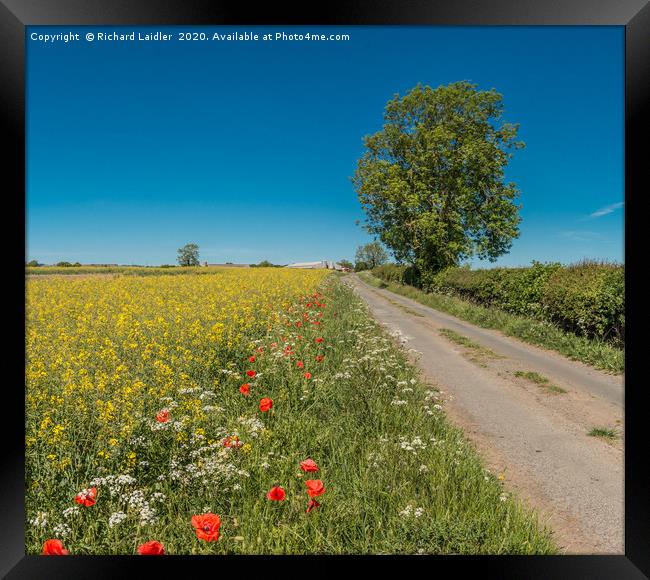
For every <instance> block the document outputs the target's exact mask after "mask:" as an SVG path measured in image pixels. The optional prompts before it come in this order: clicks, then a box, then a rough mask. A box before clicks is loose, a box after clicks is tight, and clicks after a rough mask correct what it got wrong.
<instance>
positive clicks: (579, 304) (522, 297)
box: [372, 261, 625, 346]
mask: <svg viewBox="0 0 650 580" xmlns="http://www.w3.org/2000/svg"><path fill="white" fill-rule="evenodd" d="M372 272H373V274H374V275H375V276H377V277H378V278H380V279H382V280H384V281H385V282H398V283H402V284H409V285H411V286H416V287H419V288H421V289H423V290H425V291H426V292H437V293H442V294H451V295H455V296H457V297H459V298H464V299H467V300H470V301H472V302H475V303H477V304H481V305H484V306H491V307H496V308H500V309H501V310H504V311H506V312H510V313H513V314H518V315H522V316H529V317H531V318H535V319H538V320H546V321H550V322H552V323H554V324H555V325H557V326H558V327H560V328H562V329H563V330H566V331H569V332H573V333H575V334H578V335H580V336H586V337H589V338H598V339H601V340H607V341H610V342H612V343H614V344H618V345H621V346H622V345H623V344H624V342H625V268H624V266H622V265H618V264H610V263H602V262H590V261H584V262H581V263H578V264H572V265H569V266H562V265H561V264H559V263H546V264H543V263H541V262H533V264H532V266H530V267H527V268H490V269H479V270H471V269H470V268H469V267H467V266H464V267H452V268H447V269H445V270H442V271H441V272H439V273H437V274H434V275H429V276H418V275H417V273H416V272H415V271H414V270H413V268H412V267H408V266H400V265H395V264H386V265H384V266H380V267H378V268H375V269H374V270H373V271H372Z"/></svg>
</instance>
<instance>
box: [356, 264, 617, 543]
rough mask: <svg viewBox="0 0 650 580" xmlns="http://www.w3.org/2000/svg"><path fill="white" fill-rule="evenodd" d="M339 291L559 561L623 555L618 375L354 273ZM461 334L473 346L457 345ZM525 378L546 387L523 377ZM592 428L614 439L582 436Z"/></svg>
mask: <svg viewBox="0 0 650 580" xmlns="http://www.w3.org/2000/svg"><path fill="white" fill-rule="evenodd" d="M345 283H347V284H348V285H350V286H351V287H352V288H354V289H355V292H356V293H357V294H358V295H359V296H360V297H361V298H362V299H363V300H364V301H365V302H366V303H367V305H368V307H369V309H370V312H371V313H372V315H373V316H374V317H375V319H376V320H377V321H378V322H380V323H381V324H382V325H384V326H385V327H386V328H387V329H388V330H389V331H390V332H391V333H392V334H393V335H394V336H395V337H396V339H399V340H400V342H402V344H403V345H404V347H405V348H406V349H407V350H409V353H410V355H411V357H412V358H413V361H414V362H415V364H416V365H417V366H418V367H419V368H420V369H421V370H422V372H423V375H424V378H425V379H426V380H427V381H428V382H429V383H430V384H432V386H434V388H437V389H438V390H440V392H441V396H442V398H443V400H444V405H445V410H446V412H447V415H448V416H449V418H450V420H451V421H452V422H454V423H455V424H457V425H458V426H460V427H462V428H463V429H464V431H465V433H466V435H467V437H468V438H469V439H470V440H471V441H472V442H473V443H474V444H475V446H476V448H477V449H478V451H479V452H480V453H481V455H482V456H483V457H484V459H485V461H486V464H487V466H488V467H489V468H490V469H492V470H493V471H494V472H498V473H503V474H505V486H506V488H507V489H510V490H512V491H513V492H515V493H516V494H517V495H518V496H519V497H520V498H521V499H522V500H523V501H524V503H526V504H528V505H529V506H531V507H533V508H535V509H536V510H537V511H538V513H539V515H540V520H541V522H542V523H543V524H545V525H548V526H549V527H550V528H551V529H552V530H553V531H554V534H555V539H556V542H557V543H558V544H559V546H560V547H561V549H562V550H563V551H564V552H565V553H567V554H622V553H624V543H623V539H624V538H623V530H624V511H623V505H624V504H623V500H624V495H623V494H624V486H623V475H624V471H623V433H622V431H623V429H622V426H623V401H624V398H623V377H621V376H612V375H607V374H605V373H601V372H599V371H596V370H594V369H592V368H590V367H588V366H586V365H583V364H581V363H577V362H573V361H570V360H568V359H565V358H564V357H562V356H560V355H558V354H556V353H552V352H549V351H546V350H542V349H539V348H535V347H533V346H530V345H527V344H525V343H522V342H519V341H517V340H516V339H513V338H510V337H507V336H504V335H502V334H500V333H498V332H496V331H492V330H486V329H483V328H479V327H476V326H473V325H472V324H469V323H467V322H464V321H462V320H459V319H457V318H454V317H453V316H450V315H448V314H444V313H441V312H438V311H436V310H433V309H432V308H429V307H427V306H424V305H422V304H419V303H418V302H415V301H413V300H410V299H409V298H406V297H403V296H399V295H397V294H394V293H392V292H389V291H388V290H383V289H378V288H374V287H371V286H369V285H367V284H366V283H365V282H363V281H361V280H360V279H359V278H358V277H357V276H356V275H353V276H347V277H346V278H345ZM441 331H442V332H441ZM449 331H452V332H449ZM454 333H456V334H454ZM458 335H462V337H465V338H468V339H471V341H472V342H471V343H467V344H469V346H468V345H467V344H462V343H463V341H460V342H458V340H457V339H458ZM454 338H456V340H454ZM465 342H466V341H465ZM472 343H473V344H472ZM529 372H535V373H537V374H538V375H541V376H543V377H545V378H547V379H548V382H547V383H541V384H540V383H539V382H535V381H532V380H530V379H529V378H528V376H527V375H522V373H529ZM516 373H519V375H517V374H516ZM594 427H608V428H610V429H613V430H615V431H616V432H617V433H619V435H620V437H619V438H618V439H617V440H614V441H610V440H605V439H602V438H599V437H593V436H589V435H587V433H588V432H589V431H590V430H591V429H592V428H594Z"/></svg>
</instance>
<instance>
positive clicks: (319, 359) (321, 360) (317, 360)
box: [316, 354, 325, 362]
mask: <svg viewBox="0 0 650 580" xmlns="http://www.w3.org/2000/svg"><path fill="white" fill-rule="evenodd" d="M324 360H325V357H324V356H323V355H322V354H319V355H318V356H317V357H316V362H323V361H324Z"/></svg>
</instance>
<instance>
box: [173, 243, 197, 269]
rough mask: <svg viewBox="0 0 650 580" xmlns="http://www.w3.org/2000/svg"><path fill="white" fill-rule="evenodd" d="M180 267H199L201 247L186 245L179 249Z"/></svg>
mask: <svg viewBox="0 0 650 580" xmlns="http://www.w3.org/2000/svg"><path fill="white" fill-rule="evenodd" d="M177 259H178V264H179V266H198V265H199V246H197V245H196V244H185V245H184V246H183V247H182V248H179V249H178V258H177Z"/></svg>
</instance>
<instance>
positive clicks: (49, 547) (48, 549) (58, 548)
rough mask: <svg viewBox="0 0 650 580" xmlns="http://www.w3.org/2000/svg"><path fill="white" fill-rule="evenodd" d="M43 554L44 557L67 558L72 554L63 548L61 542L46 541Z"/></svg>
mask: <svg viewBox="0 0 650 580" xmlns="http://www.w3.org/2000/svg"><path fill="white" fill-rule="evenodd" d="M41 553H42V554H43V556H67V555H68V554H69V553H70V552H68V550H66V549H65V548H64V547H63V542H62V541H61V540H45V543H44V544H43V551H42V552H41Z"/></svg>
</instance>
